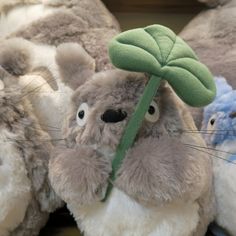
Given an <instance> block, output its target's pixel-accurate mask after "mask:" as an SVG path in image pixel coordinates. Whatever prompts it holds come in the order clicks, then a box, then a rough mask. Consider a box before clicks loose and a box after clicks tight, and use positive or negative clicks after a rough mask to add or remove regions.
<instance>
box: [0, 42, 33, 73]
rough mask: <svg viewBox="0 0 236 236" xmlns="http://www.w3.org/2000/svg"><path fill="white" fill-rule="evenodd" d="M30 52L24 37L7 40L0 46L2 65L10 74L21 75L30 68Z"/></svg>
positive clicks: (0, 63)
mask: <svg viewBox="0 0 236 236" xmlns="http://www.w3.org/2000/svg"><path fill="white" fill-rule="evenodd" d="M30 59H31V58H30V54H29V53H28V50H27V43H26V42H25V41H24V40H22V39H12V40H5V41H3V42H1V47H0V65H1V66H2V67H3V68H4V69H5V70H6V71H8V72H9V73H10V74H12V75H15V76H19V75H23V74H25V73H27V72H28V71H29V70H30Z"/></svg>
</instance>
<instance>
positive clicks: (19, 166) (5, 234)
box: [0, 68, 61, 236]
mask: <svg viewBox="0 0 236 236" xmlns="http://www.w3.org/2000/svg"><path fill="white" fill-rule="evenodd" d="M0 79H1V80H0V84H1V90H0V205H1V210H0V235H1V236H10V235H12V236H36V235H38V233H39V231H40V229H41V228H42V227H43V226H44V224H45V223H46V222H47V219H48V216H49V213H50V212H52V211H54V210H55V209H56V208H57V207H59V206H61V200H60V199H59V198H58V197H57V196H56V195H55V193H54V191H53V190H52V188H51V185H50V184H49V180H48V171H47V165H48V162H49V156H50V152H51V149H52V144H51V142H50V136H49V135H48V134H47V133H45V132H44V131H43V129H42V127H41V126H40V125H39V122H38V120H37V118H36V116H35V114H34V113H33V109H32V106H31V104H30V102H29V101H28V99H27V98H26V96H25V94H24V93H23V92H22V91H21V89H20V87H19V86H17V85H16V84H17V82H16V80H17V78H16V77H13V76H12V75H10V74H8V73H7V72H6V71H5V70H4V69H3V68H0Z"/></svg>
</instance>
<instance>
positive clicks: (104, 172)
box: [49, 44, 214, 236]
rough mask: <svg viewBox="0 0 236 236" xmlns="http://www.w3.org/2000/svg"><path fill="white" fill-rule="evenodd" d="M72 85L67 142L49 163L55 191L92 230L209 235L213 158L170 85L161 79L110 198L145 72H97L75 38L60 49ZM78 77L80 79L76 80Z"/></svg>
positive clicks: (61, 66)
mask: <svg viewBox="0 0 236 236" xmlns="http://www.w3.org/2000/svg"><path fill="white" fill-rule="evenodd" d="M56 57H57V63H58V65H59V69H60V73H61V76H62V78H63V80H64V82H65V83H66V84H68V85H69V86H70V87H71V88H73V89H74V90H75V92H74V95H73V97H72V102H71V111H70V114H69V116H68V118H67V120H66V122H65V129H64V130H65V138H66V140H67V148H58V149H57V150H55V152H54V156H53V158H52V159H51V161H50V165H49V176H50V180H51V183H52V186H53V188H54V189H55V191H56V193H57V194H58V195H59V196H60V197H61V198H62V199H63V200H64V201H65V202H66V203H67V206H68V208H69V210H70V211H71V212H72V214H73V215H74V218H75V220H76V221H77V224H78V227H79V228H80V229H81V230H82V231H84V232H85V235H86V236H93V235H98V236H110V235H113V236H116V235H117V236H118V235H119V236H121V235H137V236H139V235H140V236H141V235H145V236H147V235H149V236H151V235H155V236H158V235H159V236H163V235H165V236H173V235H175V236H191V235H196V236H203V235H204V233H205V232H206V229H207V225H208V224H209V223H210V222H211V221H212V219H213V214H214V210H213V209H214V208H213V203H214V201H213V196H212V172H211V171H212V169H211V168H212V166H211V159H210V158H209V157H208V156H207V155H206V154H204V153H201V152H198V151H196V150H195V149H194V146H202V147H205V144H204V142H203V140H202V138H201V137H200V136H199V134H196V133H194V134H193V133H191V132H186V131H188V130H195V129H196V128H195V126H194V123H193V120H192V118H191V116H190V114H189V112H188V111H187V109H186V108H185V106H184V105H183V104H182V102H181V101H180V99H179V98H178V97H177V96H176V95H175V94H174V92H173V91H172V89H171V88H170V87H169V86H168V85H167V84H166V83H164V82H163V83H161V85H160V89H159V92H158V93H157V94H156V95H155V98H154V100H153V101H152V103H151V105H150V107H149V110H148V112H147V113H146V115H145V120H144V121H143V122H142V125H141V128H140V130H139V132H138V135H137V136H136V139H135V143H134V146H133V147H132V148H131V149H130V150H129V151H128V152H127V153H126V156H125V159H124V161H123V164H122V165H121V167H120V169H119V171H118V173H117V179H116V180H115V182H114V183H113V185H114V188H113V190H112V191H111V194H110V195H109V196H108V198H107V200H106V201H105V202H102V200H103V199H104V196H105V193H106V190H107V186H108V183H109V175H110V172H111V169H112V164H111V163H112V159H113V157H114V154H115V152H116V148H117V146H118V144H119V140H120V139H121V136H122V133H123V132H124V129H125V127H126V125H127V122H128V120H130V117H131V115H132V113H133V111H134V107H135V105H136V104H137V102H138V100H139V98H140V96H141V94H142V93H143V90H144V87H145V84H146V82H147V78H145V76H144V75H142V74H138V73H128V72H124V71H120V70H110V71H106V72H99V73H95V71H94V70H93V67H91V65H92V64H93V59H92V58H91V57H90V56H89V55H88V54H87V53H86V52H85V51H84V50H83V49H82V48H81V47H80V46H79V45H76V44H64V45H61V46H60V47H59V48H58V49H57V56H56ZM74 78H76V80H75V79H74Z"/></svg>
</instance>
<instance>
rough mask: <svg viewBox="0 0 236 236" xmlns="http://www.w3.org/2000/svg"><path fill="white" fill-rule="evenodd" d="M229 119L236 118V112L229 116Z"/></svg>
mask: <svg viewBox="0 0 236 236" xmlns="http://www.w3.org/2000/svg"><path fill="white" fill-rule="evenodd" d="M229 117H230V118H231V119H233V118H236V111H233V112H232V113H230V114H229Z"/></svg>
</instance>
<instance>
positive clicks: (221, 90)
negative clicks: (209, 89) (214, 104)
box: [214, 76, 233, 99]
mask: <svg viewBox="0 0 236 236" xmlns="http://www.w3.org/2000/svg"><path fill="white" fill-rule="evenodd" d="M214 79H215V84H216V99H217V98H219V97H221V96H222V95H224V94H226V93H228V92H230V91H232V90H233V89H232V87H231V86H230V85H229V84H228V83H227V81H226V79H225V78H224V77H221V76H217V77H215V78H214Z"/></svg>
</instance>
